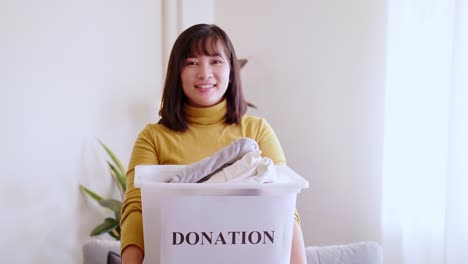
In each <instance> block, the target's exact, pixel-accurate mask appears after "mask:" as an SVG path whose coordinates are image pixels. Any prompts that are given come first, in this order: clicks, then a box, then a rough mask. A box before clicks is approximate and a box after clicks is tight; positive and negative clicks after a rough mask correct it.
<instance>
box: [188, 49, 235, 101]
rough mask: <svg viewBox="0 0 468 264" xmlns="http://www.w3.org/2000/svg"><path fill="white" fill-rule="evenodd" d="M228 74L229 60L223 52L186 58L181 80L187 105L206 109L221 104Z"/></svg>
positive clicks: (227, 82) (227, 81)
mask: <svg viewBox="0 0 468 264" xmlns="http://www.w3.org/2000/svg"><path fill="white" fill-rule="evenodd" d="M229 73H230V67H229V60H228V59H227V58H226V55H225V54H224V52H221V53H220V54H216V55H214V56H207V55H201V56H197V57H190V58H187V59H186V60H185V62H184V65H183V67H182V72H181V79H182V88H183V90H184V94H185V95H186V96H187V97H188V103H189V104H190V105H192V106H195V107H208V106H212V105H215V104H217V103H219V102H221V101H222V100H223V97H224V93H225V92H226V89H227V87H228V84H229Z"/></svg>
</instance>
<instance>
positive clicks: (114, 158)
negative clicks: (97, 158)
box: [98, 139, 127, 177]
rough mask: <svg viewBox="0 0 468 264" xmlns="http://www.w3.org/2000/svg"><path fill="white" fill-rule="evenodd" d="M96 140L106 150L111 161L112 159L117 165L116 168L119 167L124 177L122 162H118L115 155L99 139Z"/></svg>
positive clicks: (124, 170) (124, 171)
mask: <svg viewBox="0 0 468 264" xmlns="http://www.w3.org/2000/svg"><path fill="white" fill-rule="evenodd" d="M98 142H99V144H101V146H102V147H103V148H104V149H105V150H106V152H107V154H108V155H109V156H110V157H111V159H112V161H114V163H115V165H117V168H119V170H120V174H121V175H123V176H124V177H125V173H126V172H127V170H126V169H125V167H124V166H123V165H122V162H120V160H119V159H118V158H117V156H116V155H115V154H114V153H113V152H112V151H111V150H110V149H109V148H108V147H107V146H106V145H105V144H104V143H102V141H101V140H99V139H98Z"/></svg>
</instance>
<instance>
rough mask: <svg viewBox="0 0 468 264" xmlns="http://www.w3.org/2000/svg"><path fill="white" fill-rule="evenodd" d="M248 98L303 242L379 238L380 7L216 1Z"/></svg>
mask: <svg viewBox="0 0 468 264" xmlns="http://www.w3.org/2000/svg"><path fill="white" fill-rule="evenodd" d="M215 6H216V7H215V21H216V23H217V24H218V25H220V26H221V27H222V28H224V29H225V30H226V31H227V33H228V34H229V35H230V37H231V39H232V40H233V42H234V45H235V46H236V49H237V53H238V56H239V57H245V58H248V59H249V62H248V64H247V65H246V67H245V68H244V69H243V72H242V73H243V81H244V83H243V84H244V89H245V90H246V95H247V98H248V99H249V100H250V101H252V102H253V103H255V104H256V105H257V106H258V108H259V110H258V111H254V112H252V113H254V114H258V115H262V116H265V117H266V118H267V120H269V122H270V123H271V124H272V126H273V128H274V129H275V130H276V132H277V134H278V137H279V139H280V141H281V142H282V145H283V148H284V150H285V152H286V157H287V160H288V164H289V165H290V166H291V167H292V168H293V169H295V170H296V171H297V172H299V173H300V174H302V175H303V176H305V177H306V178H307V179H308V180H309V181H310V189H308V190H306V191H303V192H302V193H301V194H300V195H299V199H298V209H299V212H300V214H301V217H302V220H303V231H304V235H305V242H306V244H307V245H325V244H337V243H347V242H353V241H358V240H375V241H380V231H379V229H380V191H381V186H380V183H381V149H382V138H383V135H382V133H383V93H384V65H385V35H386V33H385V32H386V29H385V20H386V1H384V0H381V1H373V0H359V1H338V0H331V1H330V0H328V1H325V0H322V1H309V0H290V1H268V0H257V1H250V0H237V1H229V0H217V1H215Z"/></svg>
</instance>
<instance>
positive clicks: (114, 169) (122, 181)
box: [107, 162, 127, 193]
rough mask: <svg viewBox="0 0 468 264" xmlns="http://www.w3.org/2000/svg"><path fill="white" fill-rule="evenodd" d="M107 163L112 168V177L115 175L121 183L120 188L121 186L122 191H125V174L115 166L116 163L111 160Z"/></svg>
mask: <svg viewBox="0 0 468 264" xmlns="http://www.w3.org/2000/svg"><path fill="white" fill-rule="evenodd" d="M107 164H108V165H109V168H110V170H111V173H112V177H114V179H115V180H116V181H117V183H118V184H119V188H120V191H121V193H125V189H127V186H126V185H127V184H126V181H125V178H124V177H123V175H122V174H121V173H120V172H119V170H117V169H116V168H115V166H114V165H112V163H110V162H107Z"/></svg>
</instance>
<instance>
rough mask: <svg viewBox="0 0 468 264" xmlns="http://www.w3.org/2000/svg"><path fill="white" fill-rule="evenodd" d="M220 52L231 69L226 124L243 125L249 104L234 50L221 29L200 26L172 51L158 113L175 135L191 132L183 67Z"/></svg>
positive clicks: (189, 31)
mask: <svg viewBox="0 0 468 264" xmlns="http://www.w3.org/2000/svg"><path fill="white" fill-rule="evenodd" d="M220 48H222V49H223V51H224V54H225V55H226V57H227V59H228V60H229V65H230V74H229V84H228V87H227V90H226V93H225V94H224V98H225V99H226V104H227V114H226V119H225V123H227V124H239V123H240V121H241V119H242V116H243V115H244V114H245V112H246V111H247V102H246V101H245V98H244V94H243V92H242V85H241V81H240V66H239V63H238V61H237V56H236V52H235V51H234V46H233V45H232V42H231V40H230V39H229V37H228V36H227V34H226V33H225V32H224V31H223V30H222V29H221V28H219V27H218V26H216V25H208V24H197V25H194V26H191V27H190V28H188V29H186V30H185V31H184V32H182V33H181V34H180V35H179V37H178V38H177V39H176V41H175V43H174V46H173V47H172V51H171V55H170V57H169V63H168V66H167V73H166V80H165V82H164V90H163V94H162V99H161V108H160V109H159V115H160V116H161V119H160V120H159V123H160V124H163V125H165V126H166V127H168V128H170V129H172V130H175V131H181V132H183V131H186V130H187V129H188V124H187V121H186V118H185V115H184V103H187V102H188V98H187V96H186V95H185V94H184V92H183V89H182V80H181V72H182V67H183V66H184V63H185V60H186V59H187V58H189V57H196V56H200V55H206V56H214V55H216V54H219V53H220V51H219V49H220Z"/></svg>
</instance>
